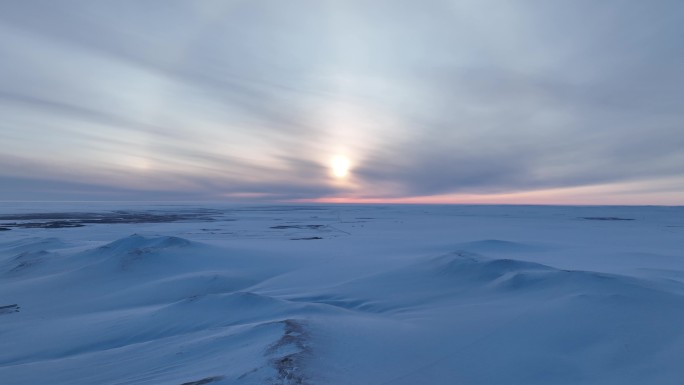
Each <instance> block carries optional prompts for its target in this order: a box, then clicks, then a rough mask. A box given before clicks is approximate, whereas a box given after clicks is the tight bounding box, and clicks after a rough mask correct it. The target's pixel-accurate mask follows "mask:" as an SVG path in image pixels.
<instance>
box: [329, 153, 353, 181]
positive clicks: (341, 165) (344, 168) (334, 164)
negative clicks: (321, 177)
mask: <svg viewBox="0 0 684 385" xmlns="http://www.w3.org/2000/svg"><path fill="white" fill-rule="evenodd" d="M350 167H351V162H350V161H349V158H347V157H346V156H343V155H337V156H335V157H333V158H332V161H331V162H330V169H331V171H332V175H333V176H334V177H335V178H340V179H342V178H344V177H346V176H347V175H349V168H350Z"/></svg>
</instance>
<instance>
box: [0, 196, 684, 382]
mask: <svg viewBox="0 0 684 385" xmlns="http://www.w3.org/2000/svg"><path fill="white" fill-rule="evenodd" d="M196 213H200V214H201V215H196ZM0 214H2V215H4V216H5V217H6V218H10V217H11V218H13V219H11V220H9V219H1V218H2V216H0V227H6V228H9V229H10V230H8V231H3V232H0V341H1V342H0V347H1V349H0V383H2V384H7V385H22V384H32V385H33V384H69V385H74V384H88V385H90V384H165V385H167V384H178V385H181V384H185V385H188V384H190V385H203V384H216V385H219V384H259V385H264V384H266V385H294V384H330V385H350V384H360V385H382V384H392V385H402V384H406V385H408V384H411V385H415V384H430V385H441V384H443V385H453V384H526V385H529V384H620V385H623V384H650V385H656V384H667V385H671V384H681V383H684V208H682V207H553V206H322V205H310V206H294V205H286V206H252V207H250V206H226V205H218V204H202V205H199V204H194V205H191V204H149V203H147V204H131V203H127V204H123V203H122V204H93V203H69V204H64V203H62V204H56V203H31V204H19V203H4V204H1V205H0ZM33 214H41V215H33ZM51 217H52V218H51ZM93 218H96V219H97V220H93ZM99 218H105V220H103V221H102V222H99ZM22 221H23V222H22ZM72 222H73V223H79V224H82V225H84V227H73V226H70V223H72ZM22 223H30V225H28V226H24V225H22ZM41 223H49V224H50V225H49V226H42V225H41ZM55 223H57V224H56V225H55ZM62 225H64V226H62Z"/></svg>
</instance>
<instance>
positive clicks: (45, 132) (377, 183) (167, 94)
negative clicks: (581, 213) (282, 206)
mask: <svg viewBox="0 0 684 385" xmlns="http://www.w3.org/2000/svg"><path fill="white" fill-rule="evenodd" d="M683 14H684V6H683V5H681V4H680V2H675V1H664V2H658V3H657V4H650V3H649V4H645V3H644V4H641V3H634V2H631V3H630V2H624V1H620V0H613V1H606V2H602V3H600V4H596V3H594V2H584V1H579V2H570V1H568V2H560V3H558V2H555V3H553V4H552V3H543V4H542V3H539V2H537V1H531V0H529V1H525V0H522V1H516V2H508V1H500V0H491V1H466V0H462V1H447V0H431V1H416V0H402V1H394V0H393V1H389V0H382V1H373V2H367V1H360V0H350V1H345V2H341V1H340V2H335V1H332V2H321V1H313V0H294V1H288V2H277V1H267V0H258V1H236V0H234V1H207V2H201V3H200V2H198V3H187V2H183V1H164V2H161V1H152V2H146V3H145V4H141V3H139V2H134V1H122V2H117V3H116V4H114V3H113V4H107V5H103V4H101V3H94V2H89V1H74V2H69V3H59V4H58V3H55V2H52V1H35V2H33V1H32V2H14V3H6V4H2V5H0V32H1V33H0V51H2V52H3V57H4V58H7V59H5V60H3V61H2V62H0V81H2V84H3V89H2V92H1V93H0V111H1V112H2V115H3V121H2V122H0V140H2V142H3V147H2V148H0V161H2V162H3V167H2V169H0V177H3V178H5V179H4V181H5V182H6V183H4V185H5V186H9V187H5V188H3V189H2V190H0V199H15V198H16V197H17V196H19V195H21V193H19V192H20V191H27V189H28V190H30V186H35V188H36V192H33V193H31V194H32V195H31V196H34V195H35V196H36V199H38V198H39V197H41V196H43V197H45V199H57V198H55V197H60V198H59V199H66V198H65V197H68V195H69V194H74V196H79V197H87V196H88V193H89V192H92V194H93V197H96V196H102V195H101V194H104V191H108V192H107V193H106V194H105V195H107V196H111V197H112V199H115V198H116V196H117V195H118V194H120V195H121V196H131V197H150V198H154V197H162V196H166V197H169V198H173V199H175V197H180V196H184V197H192V198H193V199H195V198H196V199H214V198H216V197H223V196H229V197H264V199H316V198H321V197H335V196H341V197H348V198H349V197H351V198H354V197H355V198H378V199H381V198H383V197H385V198H401V197H420V196H425V197H428V196H441V195H445V194H447V195H448V194H466V193H467V194H475V195H477V194H482V195H496V194H506V193H524V192H534V191H537V192H538V191H545V190H550V189H558V188H561V189H562V188H575V187H583V186H604V185H616V186H618V185H624V186H627V185H630V186H631V185H633V183H647V184H648V183H649V181H653V180H661V179H668V178H670V179H671V178H675V179H676V178H684V177H682V175H684V169H683V166H681V165H682V164H684V155H682V152H681V148H683V146H684V131H683V129H682V125H683V124H684V109H682V102H681V101H682V100H684V73H682V71H681V68H682V67H683V66H684V46H683V44H684V43H682V39H679V36H680V35H681V33H682V32H683V31H682V23H681V18H682V15H683ZM151 15H152V16H151ZM335 155H345V156H348V157H349V158H350V159H351V161H352V177H351V178H350V179H349V180H347V181H340V180H334V179H332V178H331V177H330V175H329V172H328V169H327V168H328V163H329V160H330V158H331V157H333V156H335ZM13 165H21V167H14V169H13V167H12V166H13ZM18 170H21V172H19V171H18ZM21 173H25V174H26V173H30V175H31V178H25V180H24V179H21V178H22V174H21ZM25 174H24V175H25ZM29 179H30V180H31V182H30V183H29V182H27V180H29ZM22 180H23V182H22ZM656 185H657V184H655V183H654V188H658V187H657V186H656ZM675 185H677V184H676V183H675ZM50 186H53V188H51V187H50ZM116 186H119V187H120V189H117V188H116ZM668 186H670V187H667V188H668V189H670V190H671V188H672V187H671V185H668ZM72 187H73V188H72ZM663 189H664V190H663V193H666V192H667V193H669V190H668V191H665V187H663ZM38 191H41V192H38ZM606 191H608V190H606ZM608 193H609V192H607V193H606V194H608ZM18 194H19V195H18ZM653 196H655V195H653V194H649V198H648V199H654V198H653ZM79 199H80V198H79ZM136 199H137V198H136ZM655 203H657V202H655Z"/></svg>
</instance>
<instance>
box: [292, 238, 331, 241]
mask: <svg viewBox="0 0 684 385" xmlns="http://www.w3.org/2000/svg"><path fill="white" fill-rule="evenodd" d="M315 239H323V238H322V237H304V238H290V240H291V241H313V240H315Z"/></svg>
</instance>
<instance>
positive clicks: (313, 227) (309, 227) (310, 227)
mask: <svg viewBox="0 0 684 385" xmlns="http://www.w3.org/2000/svg"><path fill="white" fill-rule="evenodd" d="M325 227H326V225H278V226H271V228H272V229H276V230H287V229H298V230H320V229H322V228H325Z"/></svg>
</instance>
